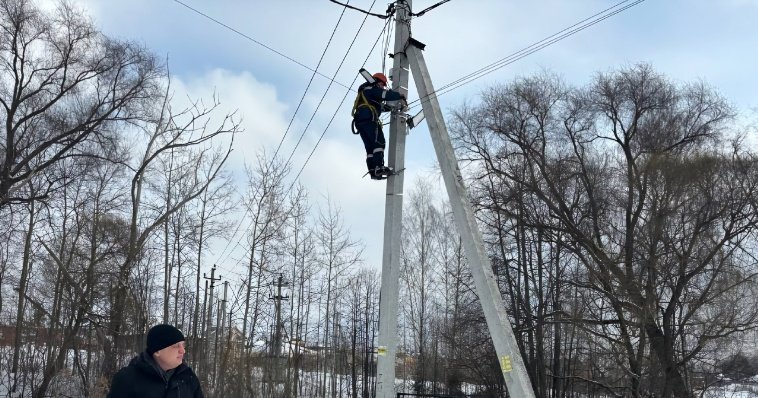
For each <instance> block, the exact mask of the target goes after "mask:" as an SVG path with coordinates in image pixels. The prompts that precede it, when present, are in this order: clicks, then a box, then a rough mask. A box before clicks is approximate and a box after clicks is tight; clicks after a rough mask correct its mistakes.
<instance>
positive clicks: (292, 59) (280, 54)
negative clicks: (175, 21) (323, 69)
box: [174, 0, 350, 89]
mask: <svg viewBox="0 0 758 398" xmlns="http://www.w3.org/2000/svg"><path fill="white" fill-rule="evenodd" d="M174 2H176V3H178V4H181V5H182V6H184V7H186V8H187V9H189V10H191V11H193V12H195V13H196V14H198V15H201V16H203V17H204V18H206V19H208V20H210V21H213V22H214V23H216V24H218V25H220V26H223V27H224V28H226V29H228V30H230V31H232V32H234V33H236V34H238V35H239V36H241V37H244V38H245V39H247V40H249V41H251V42H253V43H255V44H257V45H259V46H261V47H263V48H265V49H267V50H269V51H271V52H273V53H274V54H277V55H279V56H281V57H283V58H285V59H287V60H289V61H292V62H294V63H296V64H297V65H300V66H302V67H303V68H305V69H308V70H309V71H311V72H313V73H316V74H317V75H319V76H321V77H324V78H326V79H328V77H327V76H326V75H324V74H322V73H320V72H317V71H316V70H314V69H313V68H311V67H310V66H307V65H305V64H303V63H302V62H300V61H298V60H296V59H294V58H292V57H290V56H288V55H286V54H284V53H282V52H280V51H277V50H275V49H274V48H272V47H270V46H268V45H266V44H264V43H262V42H260V41H258V40H255V39H254V38H252V37H250V36H248V35H246V34H244V33H242V32H240V31H239V30H237V29H235V28H233V27H231V26H229V25H227V24H225V23H223V22H221V21H219V20H218V19H215V18H213V17H211V16H210V15H208V14H206V13H204V12H202V11H200V10H198V9H196V8H193V7H192V6H190V5H188V4H186V3H184V2H182V1H181V0H174ZM334 83H337V84H338V85H340V86H342V87H344V88H347V89H350V87H348V86H346V85H344V84H342V83H341V82H337V81H335V82H334Z"/></svg>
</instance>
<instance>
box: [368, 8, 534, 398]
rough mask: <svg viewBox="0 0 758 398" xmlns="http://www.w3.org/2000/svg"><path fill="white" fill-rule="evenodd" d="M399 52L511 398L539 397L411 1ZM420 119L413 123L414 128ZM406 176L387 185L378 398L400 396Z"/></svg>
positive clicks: (398, 122)
mask: <svg viewBox="0 0 758 398" xmlns="http://www.w3.org/2000/svg"><path fill="white" fill-rule="evenodd" d="M396 10H397V16H396V21H397V24H396V28H395V32H396V34H395V53H394V61H395V63H394V68H393V73H392V76H393V89H395V90H396V91H400V92H401V93H403V94H405V95H406V97H407V87H406V86H407V84H408V66H410V68H411V70H412V72H413V80H414V82H415V83H416V90H417V91H418V95H419V98H420V99H421V105H422V108H423V115H422V117H421V119H418V121H420V120H422V119H423V118H426V119H427V120H428V122H427V124H428V126H429V132H430V134H431V137H432V143H433V144H434V150H435V152H436V154H437V160H438V161H439V165H440V169H441V171H442V177H443V179H444V181H445V188H446V189H447V194H448V198H449V200H450V205H451V208H452V210H453V215H454V218H455V222H456V225H457V227H458V232H459V233H460V235H461V239H462V240H463V245H464V249H465V252H466V259H467V261H468V263H469V266H470V267H471V274H472V276H473V277H474V284H475V286H476V293H477V295H478V296H479V300H480V302H481V303H482V309H483V311H484V316H485V318H486V321H487V326H488V328H489V331H490V335H491V337H492V341H493V343H494V346H495V351H496V352H497V356H498V360H499V363H500V369H501V371H502V374H503V378H504V380H505V384H506V386H507V388H508V393H509V395H510V396H512V397H519V398H534V397H535V395H534V390H533V388H532V385H531V381H530V380H529V376H528V374H527V372H526V367H525V366H524V361H523V358H522V357H521V353H520V351H519V348H518V344H517V342H516V338H515V336H514V334H513V330H512V328H511V324H510V321H509V320H508V314H507V313H506V311H505V305H504V304H503V300H502V297H501V295H500V290H499V288H498V286H497V283H496V281H495V275H494V273H493V272H492V265H491V263H490V260H489V257H487V253H486V252H485V249H484V239H483V238H482V234H481V232H480V231H479V228H478V226H477V224H476V219H475V217H474V210H473V208H472V207H471V203H470V201H469V196H468V192H467V190H466V187H465V186H464V184H463V176H462V175H461V172H460V169H459V168H458V160H457V158H456V156H455V152H454V150H453V146H452V143H451V141H450V136H449V135H448V132H447V126H446V125H445V120H444V118H443V116H442V111H441V110H440V106H439V102H438V101H437V95H436V94H435V91H434V86H433V85H432V80H431V77H430V75H429V71H428V70H427V67H426V62H425V61H424V57H423V54H422V50H423V49H424V44H423V43H421V42H419V41H417V40H414V39H413V38H411V37H410V36H409V30H410V22H411V21H410V17H411V1H410V0H404V1H402V0H401V1H398V2H397V3H396ZM414 119H416V118H414ZM406 120H407V119H406V117H405V116H404V115H400V114H398V113H393V115H392V120H391V123H392V124H391V126H390V142H389V145H390V152H389V164H390V165H391V166H394V167H395V170H401V169H403V168H404V167H405V166H404V156H405V135H406V134H405V132H406ZM415 124H416V120H414V125H415ZM402 194H403V174H402V173H400V174H398V175H395V176H390V177H389V179H388V181H387V203H386V207H385V224H384V252H383V258H382V288H381V296H380V297H381V298H380V303H379V347H378V349H377V354H378V358H377V389H376V393H377V395H376V396H377V397H378V398H393V397H394V396H395V390H394V382H395V355H396V350H397V312H398V308H397V305H398V304H397V303H398V279H399V264H400V231H401V221H402Z"/></svg>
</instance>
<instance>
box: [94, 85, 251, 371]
mask: <svg viewBox="0 0 758 398" xmlns="http://www.w3.org/2000/svg"><path fill="white" fill-rule="evenodd" d="M169 93H170V91H169V87H168V86H167V87H166V94H165V96H164V100H163V103H162V106H160V107H159V108H158V109H157V111H156V112H155V115H154V116H153V117H151V118H149V119H146V120H145V121H144V122H143V123H141V124H137V125H136V127H138V129H139V130H138V131H139V132H141V133H142V134H144V135H145V136H146V138H147V143H146V144H145V146H144V148H143V153H142V155H141V157H140V158H139V159H137V162H136V164H135V166H134V167H132V170H133V176H132V178H131V192H130V199H131V209H130V214H129V216H128V217H129V225H130V227H129V246H128V250H127V255H126V258H125V260H124V261H123V263H122V264H121V265H120V266H119V269H118V272H117V281H118V282H117V285H116V286H115V287H114V300H113V305H112V307H111V309H110V314H109V327H108V334H109V335H110V336H111V337H112V339H109V340H105V341H104V342H103V343H104V345H105V353H106V360H105V361H104V363H103V371H104V374H105V375H106V377H109V375H111V374H113V372H114V371H115V368H116V356H115V354H116V352H114V351H113V350H114V349H116V350H118V349H120V343H121V340H122V339H121V337H122V328H123V325H124V323H123V322H124V313H125V312H124V311H125V303H126V301H127V297H128V296H129V295H130V292H131V291H132V290H131V289H132V286H130V285H129V284H128V283H127V282H128V281H129V279H130V278H129V277H130V275H131V273H132V271H134V270H135V267H136V265H137V260H138V253H139V252H140V250H141V249H142V248H144V247H145V245H146V244H147V242H148V240H149V239H150V238H151V237H152V236H153V234H154V232H156V230H157V228H159V227H160V226H162V225H163V224H164V222H166V220H167V219H168V218H169V217H171V216H172V215H173V214H175V213H177V212H178V211H179V210H181V209H183V208H184V207H185V206H186V205H187V204H188V203H190V202H191V201H193V200H195V199H197V198H198V197H199V196H200V195H201V194H202V193H203V192H204V191H205V190H206V189H207V188H208V186H209V185H210V184H211V182H212V181H213V179H215V178H216V176H217V175H218V174H219V172H220V171H221V168H222V167H223V165H224V163H225V162H226V159H227V158H228V156H229V153H230V152H231V145H232V142H233V139H229V140H228V143H227V145H228V146H227V149H226V150H224V151H223V152H222V153H223V155H222V156H220V157H219V156H217V151H216V150H215V149H214V148H213V144H214V143H216V142H217V141H218V140H221V139H223V138H224V137H225V136H226V135H229V136H231V138H233V137H234V134H235V133H237V132H238V131H239V125H238V124H237V123H236V122H235V120H234V115H232V114H229V115H226V116H225V117H224V118H223V119H222V120H221V122H218V124H217V126H216V127H211V126H210V125H209V124H210V123H211V116H212V115H213V113H214V110H215V109H216V106H217V103H216V102H215V101H214V103H213V104H212V105H211V107H206V106H204V105H203V104H202V102H200V101H197V102H195V103H193V104H192V105H191V106H190V107H188V108H186V109H184V110H182V111H180V112H174V111H173V110H172V109H171V106H170V100H171V96H170V94H169ZM177 152H181V153H183V154H184V156H183V157H182V158H181V159H182V161H183V164H182V165H181V167H180V166H178V165H177V169H178V170H181V173H182V176H181V178H179V179H180V180H181V181H182V182H181V183H175V184H174V187H173V189H175V190H177V192H176V195H177V196H176V198H177V199H175V200H174V201H173V202H172V204H171V206H170V207H168V208H167V207H166V206H165V205H156V201H159V199H158V197H159V196H160V193H159V192H160V190H155V189H154V187H153V185H154V184H156V183H157V181H158V178H157V177H155V172H156V163H157V162H158V160H159V159H161V158H165V157H168V156H172V153H174V156H176V153H177ZM175 181H177V180H175ZM151 192H154V193H155V195H154V196H151V195H150V193H151ZM155 196H158V197H155ZM158 203H159V202H158ZM135 326H137V327H138V328H145V327H146V326H147V325H141V326H140V325H135ZM138 330H139V329H138Z"/></svg>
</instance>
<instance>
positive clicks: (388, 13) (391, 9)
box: [329, 0, 449, 19]
mask: <svg viewBox="0 0 758 398" xmlns="http://www.w3.org/2000/svg"><path fill="white" fill-rule="evenodd" d="M329 1H331V2H332V3H334V4H339V5H341V6H343V7H345V8H349V9H351V10H355V11H359V12H362V13H364V14H366V16H369V15H371V16H372V17H378V18H381V19H387V18H389V17H390V15H391V14H392V12H393V11H394V3H390V5H389V6H388V7H387V12H386V13H385V14H377V13H373V12H371V7H369V9H368V11H366V10H364V9H362V8H358V7H355V6H351V5H349V4H346V3H341V2H339V1H337V0H329ZM448 1H449V0H448ZM348 3H349V1H348ZM372 7H373V4H372Z"/></svg>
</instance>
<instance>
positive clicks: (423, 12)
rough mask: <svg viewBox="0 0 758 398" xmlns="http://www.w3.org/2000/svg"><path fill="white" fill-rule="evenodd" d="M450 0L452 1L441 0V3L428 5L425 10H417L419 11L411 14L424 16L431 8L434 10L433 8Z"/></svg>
mask: <svg viewBox="0 0 758 398" xmlns="http://www.w3.org/2000/svg"><path fill="white" fill-rule="evenodd" d="M448 1H450V0H442V1H440V2H439V3H437V4H434V5H432V6H429V7H426V8H424V9H423V10H421V11H419V12H417V13H410V15H411V16H412V17H420V16H422V15H424V14H426V12H427V11H431V10H433V9H435V8H437V7H439V6H441V5H443V4H445V3H447V2H448Z"/></svg>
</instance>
